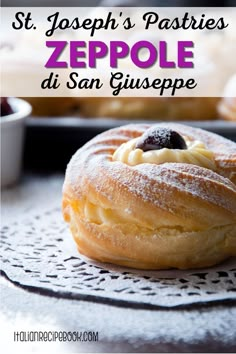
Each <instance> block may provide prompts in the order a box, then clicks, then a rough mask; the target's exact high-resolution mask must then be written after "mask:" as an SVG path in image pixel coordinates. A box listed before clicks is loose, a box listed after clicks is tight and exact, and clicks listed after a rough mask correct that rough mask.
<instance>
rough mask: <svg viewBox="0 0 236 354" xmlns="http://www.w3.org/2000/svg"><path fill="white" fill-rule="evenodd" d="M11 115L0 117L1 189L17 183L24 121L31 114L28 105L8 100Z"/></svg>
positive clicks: (20, 162) (21, 101) (11, 99)
mask: <svg viewBox="0 0 236 354" xmlns="http://www.w3.org/2000/svg"><path fill="white" fill-rule="evenodd" d="M8 102H9V104H10V106H11V107H12V109H13V112H14V113H12V114H9V115H7V116H3V117H0V127H1V188H2V187H6V186H9V185H11V184H13V183H15V182H17V181H18V179H19V177H20V172H21V165H22V152H23V143H24V130H25V119H26V117H27V116H28V115H30V113H31V106H30V104H29V103H27V102H25V101H23V100H21V99H19V98H9V99H8Z"/></svg>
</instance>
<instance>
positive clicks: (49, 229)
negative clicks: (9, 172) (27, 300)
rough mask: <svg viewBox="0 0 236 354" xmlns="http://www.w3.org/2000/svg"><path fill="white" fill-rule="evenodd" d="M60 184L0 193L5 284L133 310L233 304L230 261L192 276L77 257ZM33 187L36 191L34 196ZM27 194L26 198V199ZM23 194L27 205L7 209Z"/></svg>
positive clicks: (234, 264)
mask: <svg viewBox="0 0 236 354" xmlns="http://www.w3.org/2000/svg"><path fill="white" fill-rule="evenodd" d="M59 181H60V183H55V181H54V180H48V181H47V182H45V181H41V188H39V184H40V183H39V181H38V182H37V183H35V181H34V183H35V187H32V183H31V186H30V188H29V186H27V188H26V190H27V192H25V190H24V187H21V188H20V191H19V190H16V191H14V190H13V191H9V192H4V193H5V195H3V197H4V198H3V199H4V200H3V201H5V203H3V205H5V210H4V213H3V215H5V216H4V217H3V226H2V229H1V237H2V239H1V241H2V242H1V268H2V274H3V275H4V276H6V277H7V278H8V279H9V280H10V281H12V282H14V283H15V284H16V285H18V286H21V287H23V288H26V289H28V290H31V291H37V292H39V293H44V294H49V295H54V296H58V297H66V298H72V299H87V300H92V301H101V302H107V303H114V304H120V305H127V306H137V307H146V306H164V307H172V306H180V305H189V304H193V303H195V304H196V303H203V302H211V301H222V300H235V299H236V260H235V259H231V260H229V261H227V262H224V263H222V264H220V265H218V266H217V267H213V268H208V269H201V270H199V269H198V270H196V271H194V270H191V271H180V270H166V271H140V270H134V269H129V268H124V267H118V266H113V265H109V264H101V263H96V262H92V261H90V260H87V259H84V258H82V257H81V256H80V255H79V253H78V252H77V250H76V246H75V243H74V242H73V240H72V236H71V234H70V232H69V230H68V225H67V224H65V223H64V221H63V220H62V215H61V209H60V207H59V206H58V205H59V202H60V188H59V186H61V180H59ZM36 187H37V189H39V191H37V192H36V193H35V194H34V193H33V191H35V190H36V189H34V188H36ZM22 188H23V189H22ZM29 191H30V193H32V195H31V196H29V195H28V194H27V193H28V192H29ZM47 191H48V193H47ZM40 192H41V193H40ZM42 192H43V193H45V194H44V195H42ZM17 193H18V194H17ZM24 193H26V195H27V198H28V199H27V198H26V199H27V200H28V202H26V201H25V202H22V203H23V204H22V203H19V205H17V203H13V205H14V207H13V206H12V207H11V204H12V203H11V201H12V200H13V199H15V198H16V195H17V198H18V199H17V200H19V198H20V197H19V195H23V196H25V194H24ZM37 193H40V195H41V199H42V200H43V198H44V200H46V201H47V202H46V203H44V204H42V205H41V208H40V203H37V207H35V208H33V207H32V204H31V203H32V201H34V203H35V200H38V201H40V200H41V199H37V198H39V197H38V196H37ZM52 196H54V198H52ZM36 197H37V198H36ZM50 200H51V202H50ZM30 201H31V202H30ZM23 206H24V208H22V207H23ZM49 206H50V207H49ZM19 207H21V212H20V211H19ZM7 210H8V213H10V211H11V217H10V216H9V217H8V218H7V216H6V215H7ZM14 213H15V214H14ZM16 214H17V215H16ZM6 221H7V222H6Z"/></svg>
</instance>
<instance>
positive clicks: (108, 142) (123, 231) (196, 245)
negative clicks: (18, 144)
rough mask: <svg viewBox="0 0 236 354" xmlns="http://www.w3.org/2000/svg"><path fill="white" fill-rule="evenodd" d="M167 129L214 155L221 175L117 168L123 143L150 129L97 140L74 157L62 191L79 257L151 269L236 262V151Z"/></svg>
mask: <svg viewBox="0 0 236 354" xmlns="http://www.w3.org/2000/svg"><path fill="white" fill-rule="evenodd" d="M160 125H161V126H163V125H162V124H160ZM165 126H169V127H171V128H172V129H174V130H176V131H178V132H179V133H180V134H184V135H185V136H186V135H187V136H188V137H189V139H195V138H196V137H197V139H200V140H201V141H203V142H204V143H205V144H206V145H207V146H208V147H209V149H211V150H213V152H214V153H215V159H216V163H217V173H215V172H212V171H211V170H208V169H205V168H202V167H198V166H195V165H188V164H182V163H165V164H162V165H153V164H140V165H137V166H129V165H126V164H124V163H122V162H119V161H112V155H113V153H114V151H115V150H116V149H117V147H118V146H119V145H120V144H122V143H123V142H126V141H128V140H129V139H132V138H135V137H137V136H140V135H141V134H142V133H143V132H144V131H145V130H146V129H147V128H149V125H130V126H125V127H121V128H116V129H113V130H110V131H107V132H105V133H103V134H101V135H99V136H97V137H96V138H94V139H93V140H91V141H90V142H88V143H87V144H86V145H85V146H84V147H83V148H82V149H80V150H79V151H77V153H76V154H75V155H74V156H73V158H72V160H71V162H70V164H69V166H68V168H67V172H66V178H65V183H64V188H63V214H64V218H65V220H66V221H67V222H69V223H70V228H71V231H72V233H73V236H74V238H75V241H76V243H77V245H78V249H79V251H80V252H81V253H82V254H85V255H86V256H88V257H90V258H94V259H97V260H100V261H104V262H111V263H116V264H121V265H126V266H130V267H135V268H146V269H150V268H152V269H153V268H155V269H161V268H171V267H176V268H193V267H205V266H210V265H213V264H216V263H218V262H220V261H222V260H223V259H225V258H227V257H229V256H233V255H236V186H235V185H234V184H233V183H232V182H231V181H230V180H229V178H230V179H231V180H232V181H235V175H236V174H235V173H236V149H235V146H236V145H235V144H234V143H233V142H230V141H228V140H226V139H224V138H221V137H219V136H217V135H214V134H211V133H208V132H205V131H202V130H199V129H195V128H190V127H186V126H182V125H177V124H165ZM223 176H225V177H227V178H225V177H223Z"/></svg>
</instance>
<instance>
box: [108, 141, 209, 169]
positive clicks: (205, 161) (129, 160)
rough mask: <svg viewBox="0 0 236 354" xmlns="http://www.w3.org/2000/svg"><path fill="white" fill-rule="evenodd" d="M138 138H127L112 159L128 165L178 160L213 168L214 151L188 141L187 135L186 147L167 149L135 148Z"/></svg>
mask: <svg viewBox="0 0 236 354" xmlns="http://www.w3.org/2000/svg"><path fill="white" fill-rule="evenodd" d="M138 140H139V138H135V139H132V140H129V141H128V142H127V143H124V144H122V145H121V146H119V147H118V149H117V150H116V151H115V152H114V154H113V161H121V162H124V163H126V164H127V165H130V166H136V165H139V164H142V163H152V164H156V165H160V164H162V163H165V162H180V163H188V164H193V165H197V166H200V167H205V168H208V169H210V170H213V171H214V170H215V169H216V168H215V159H214V153H213V152H212V151H210V150H208V149H207V147H206V145H205V144H204V143H203V142H201V141H199V140H194V141H190V140H189V139H188V138H187V137H184V140H185V142H186V144H187V149H185V150H180V149H167V148H163V149H160V150H150V151H145V152H144V151H143V150H141V149H137V148H135V146H136V143H137V141H138Z"/></svg>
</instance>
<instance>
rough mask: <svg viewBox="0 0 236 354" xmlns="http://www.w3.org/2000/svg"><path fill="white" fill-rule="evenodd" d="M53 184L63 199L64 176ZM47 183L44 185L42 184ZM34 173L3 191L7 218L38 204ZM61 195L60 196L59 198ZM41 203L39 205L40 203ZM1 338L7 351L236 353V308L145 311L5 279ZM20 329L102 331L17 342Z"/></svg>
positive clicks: (40, 200)
mask: <svg viewBox="0 0 236 354" xmlns="http://www.w3.org/2000/svg"><path fill="white" fill-rule="evenodd" d="M42 181H43V183H45V185H48V184H50V185H51V188H50V190H51V192H50V194H49V195H47V199H50V198H53V196H58V197H55V203H58V200H59V196H60V193H59V192H60V189H61V184H62V176H57V178H55V176H54V177H53V178H49V177H42V178H41V182H42ZM41 185H42V184H41ZM36 187H37V183H36V182H35V178H34V176H28V177H26V178H24V179H23V181H22V183H21V185H20V186H18V187H15V188H12V189H9V190H6V191H4V192H3V193H2V219H3V220H6V218H8V219H9V220H10V219H11V218H12V219H14V218H16V217H17V215H18V214H20V212H21V210H22V205H23V204H22V203H24V206H25V205H27V206H28V207H29V208H30V207H33V205H32V198H31V197H29V196H30V195H32V193H36V196H35V198H36V200H37V205H38V206H40V207H42V205H43V201H44V198H45V196H43V193H42V192H41V191H38V192H36V189H37V188H36ZM57 198H58V200H57ZM37 205H34V207H35V208H37ZM0 284H1V315H0V325H1V331H0V333H1V337H2V338H1V343H2V345H3V347H4V352H13V350H17V351H18V352H19V350H24V352H40V351H44V352H45V350H50V351H51V352H235V351H236V308H235V306H233V305H232V304H230V303H228V304H224V305H223V304H220V303H219V304H218V305H208V306H201V305H196V306H194V307H191V308H181V309H159V310H158V309H157V310H144V309H142V310H141V309H132V308H124V307H116V306H111V305H106V304H99V303H93V302H86V301H78V300H65V299H58V298H55V297H49V296H42V295H39V294H36V293H33V292H29V291H25V290H23V289H20V288H18V287H17V286H15V285H12V284H11V283H10V282H8V281H7V280H6V279H5V278H1V283H0ZM14 331H18V332H19V331H25V332H28V331H66V332H68V331H72V332H73V331H77V332H94V333H96V332H98V341H95V342H92V341H86V342H85V341H84V342H82V341H77V342H69V341H67V342H58V341H57V342H14Z"/></svg>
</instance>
